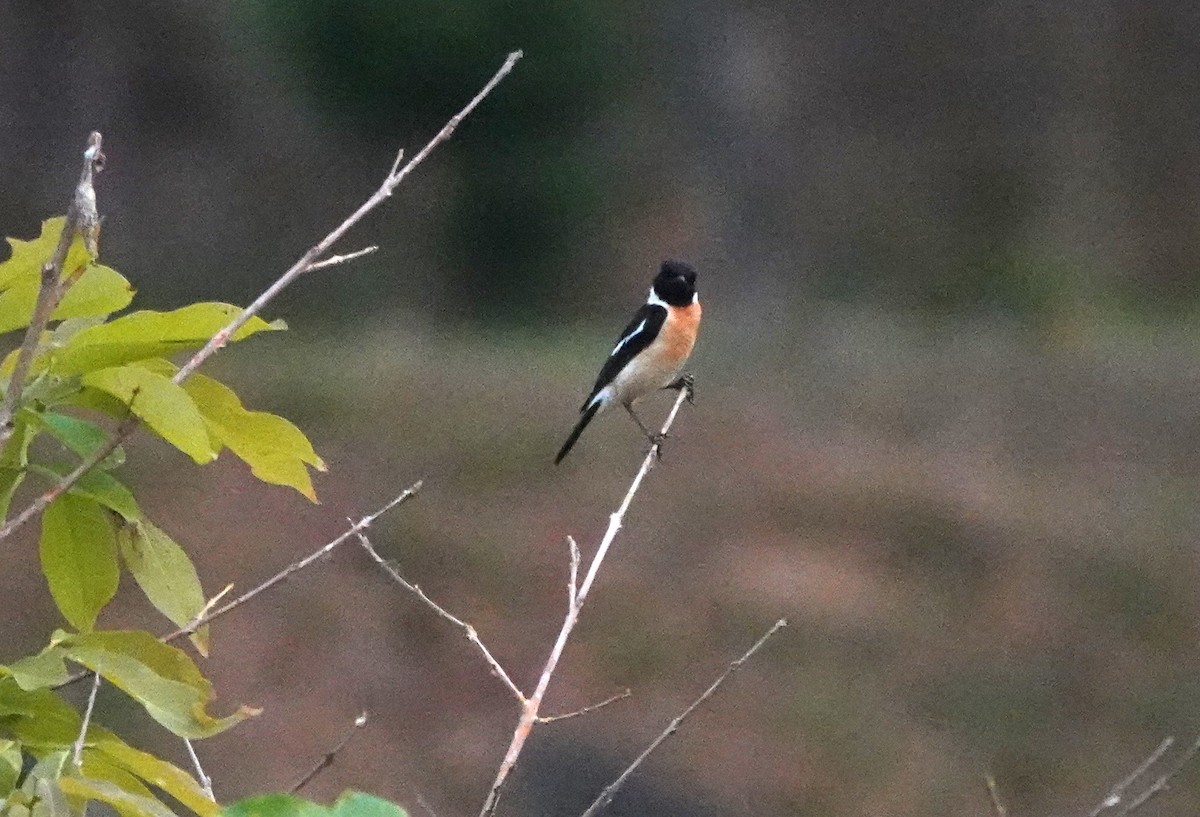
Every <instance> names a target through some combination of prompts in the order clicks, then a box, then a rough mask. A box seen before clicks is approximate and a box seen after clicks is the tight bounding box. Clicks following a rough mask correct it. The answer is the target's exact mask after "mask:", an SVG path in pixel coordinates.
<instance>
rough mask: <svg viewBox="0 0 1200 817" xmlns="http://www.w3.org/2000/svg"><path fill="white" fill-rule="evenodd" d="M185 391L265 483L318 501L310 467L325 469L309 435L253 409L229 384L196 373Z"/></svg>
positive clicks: (215, 434) (218, 434) (220, 436)
mask: <svg viewBox="0 0 1200 817" xmlns="http://www.w3.org/2000/svg"><path fill="white" fill-rule="evenodd" d="M183 388H184V389H185V390H186V391H187V393H188V394H189V395H191V397H192V400H194V401H195V404H196V408H198V409H199V410H200V414H201V415H203V417H204V421H205V422H206V423H207V424H208V428H209V431H210V433H211V434H212V436H213V437H214V438H215V439H216V440H218V441H219V442H221V443H223V444H224V445H226V446H228V447H229V450H230V451H232V452H233V453H234V454H236V455H237V456H238V457H240V458H241V459H242V460H244V461H245V462H246V464H247V465H249V466H250V471H251V473H253V474H254V476H256V477H258V478H259V479H261V480H262V481H263V482H269V483H271V484H273V485H287V486H289V487H292V488H295V489H296V490H297V491H299V492H300V493H302V494H304V496H306V497H308V498H309V499H311V500H312V501H313V502H316V501H317V496H316V493H315V492H314V490H313V485H312V479H311V478H310V477H309V473H308V466H312V467H313V468H316V469H317V470H319V471H324V470H325V463H324V462H323V461H322V460H321V458H320V457H318V456H317V452H315V451H314V450H313V447H312V443H310V442H309V441H308V438H307V437H305V436H304V432H302V431H301V430H300V429H298V428H296V426H294V425H292V424H291V423H290V422H288V421H287V420H285V419H283V418H282V417H278V416H276V415H274V414H268V413H267V412H265V411H248V410H247V409H246V408H245V407H243V406H242V401H241V400H239V399H238V396H237V395H236V394H235V393H234V392H233V390H232V389H230V388H229V387H228V386H226V385H224V384H223V383H221V382H219V381H216V380H213V379H212V378H211V377H206V376H204V375H200V374H197V375H192V377H191V378H189V379H188V380H187V381H185V382H184V384H183Z"/></svg>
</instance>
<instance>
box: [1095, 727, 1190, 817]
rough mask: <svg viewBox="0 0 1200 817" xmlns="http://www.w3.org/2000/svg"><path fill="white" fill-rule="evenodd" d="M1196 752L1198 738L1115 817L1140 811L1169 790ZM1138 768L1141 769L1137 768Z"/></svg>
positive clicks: (1148, 766)
mask: <svg viewBox="0 0 1200 817" xmlns="http://www.w3.org/2000/svg"><path fill="white" fill-rule="evenodd" d="M1164 742H1165V741H1164ZM1159 745H1160V746H1161V745H1162V744H1159ZM1197 752H1200V738H1196V740H1194V741H1193V742H1192V745H1191V746H1189V747H1188V748H1187V750H1186V751H1184V752H1183V754H1181V755H1180V756H1179V760H1178V761H1176V763H1175V765H1174V766H1172V767H1171V769H1170V770H1169V771H1167V772H1166V773H1164V774H1163V775H1161V776H1160V777H1159V778H1158V779H1156V780H1155V781H1154V782H1153V783H1151V784H1150V785H1149V786H1147V787H1146V790H1145V791H1143V792H1142V793H1141V794H1139V795H1138V796H1137V797H1134V798H1133V799H1132V800H1130V801H1129V802H1128V803H1127V804H1126V805H1125V808H1123V809H1121V810H1120V811H1118V812H1117V813H1116V817H1126V815H1129V814H1133V813H1134V812H1135V811H1137V810H1138V809H1140V808H1141V807H1142V806H1144V805H1146V803H1148V802H1150V800H1151V799H1153V798H1154V797H1155V796H1156V795H1159V794H1162V793H1163V792H1164V791H1166V790H1167V789H1169V788H1170V787H1171V786H1170V783H1171V781H1172V780H1174V779H1175V778H1176V777H1178V776H1179V773H1180V772H1182V771H1183V770H1184V769H1185V768H1187V765H1188V764H1189V763H1191V762H1192V759H1193V758H1195V757H1196V753H1197ZM1160 756H1161V755H1160ZM1142 765H1143V766H1145V768H1146V769H1149V768H1150V765H1153V764H1150V765H1147V764H1145V763H1143V764H1142ZM1139 768H1141V767H1139ZM1114 805H1115V804H1114Z"/></svg>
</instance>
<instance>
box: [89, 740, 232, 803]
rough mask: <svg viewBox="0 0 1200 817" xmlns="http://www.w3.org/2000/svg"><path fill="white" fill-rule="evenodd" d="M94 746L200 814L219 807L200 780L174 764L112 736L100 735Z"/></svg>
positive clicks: (126, 768)
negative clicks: (205, 791)
mask: <svg viewBox="0 0 1200 817" xmlns="http://www.w3.org/2000/svg"><path fill="white" fill-rule="evenodd" d="M94 746H95V749H96V751H97V752H101V753H103V754H104V755H105V756H106V757H107V758H108V759H109V760H110V761H112V762H113V763H114V764H116V765H117V766H119V767H120V768H122V769H124V770H125V771H127V772H129V773H131V774H134V775H136V776H137V777H139V778H140V779H142V780H144V781H146V782H147V783H149V784H150V785H152V786H154V787H156V788H158V789H161V790H162V791H165V792H166V793H167V794H169V795H171V796H172V797H174V798H175V799H176V800H178V801H179V802H180V803H182V804H183V805H185V806H187V807H188V808H189V809H191V810H192V811H194V812H195V813H196V814H199V815H200V817H215V815H216V814H217V813H218V812H219V811H220V810H221V809H220V807H219V806H218V805H217V804H216V803H214V802H213V801H212V800H210V799H209V798H208V795H207V794H205V793H204V789H203V788H201V786H200V784H199V783H197V782H196V780H195V779H194V778H193V777H192V776H191V775H190V774H188V773H187V772H185V771H184V770H183V769H181V768H179V767H178V766H176V765H175V764H173V763H168V762H167V761H165V760H162V759H160V758H158V757H155V756H154V755H152V754H149V753H147V752H143V751H141V750H140V749H135V748H133V747H132V746H130V745H129V744H127V743H125V742H124V741H122V740H120V739H119V738H116V737H115V736H108V737H102V738H100V739H99V740H96V741H95V742H94ZM86 770H87V769H86V767H85V769H84V771H86Z"/></svg>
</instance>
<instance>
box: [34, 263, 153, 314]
mask: <svg viewBox="0 0 1200 817" xmlns="http://www.w3.org/2000/svg"><path fill="white" fill-rule="evenodd" d="M133 293H134V289H133V285H132V284H130V283H129V281H128V280H127V279H126V278H125V276H124V275H122V274H121V273H119V272H117V271H116V270H115V269H113V268H112V267H106V266H104V265H103V264H93V265H91V266H90V267H88V268H87V269H86V270H84V271H83V275H81V276H79V278H78V279H77V280H76V281H75V283H73V284H71V288H70V289H68V290H67V291H66V293H65V294H64V295H63V298H62V300H61V301H59V304H58V307H57V308H55V310H54V314H52V315H51V316H50V318H51V319H52V320H56V321H62V320H67V319H69V318H91V317H95V316H97V315H111V314H112V313H113V312H118V311H120V310H122V309H124V308H125V307H127V306H129V304H130V302H131V301H133Z"/></svg>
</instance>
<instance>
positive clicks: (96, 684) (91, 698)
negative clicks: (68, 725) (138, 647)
mask: <svg viewBox="0 0 1200 817" xmlns="http://www.w3.org/2000/svg"><path fill="white" fill-rule="evenodd" d="M100 677H101V676H100V673H98V672H97V673H95V674H94V675H93V676H92V691H91V692H89V693H88V699H87V707H86V708H85V709H84V710H83V723H81V724H80V725H79V737H77V738H75V746H74V748H73V749H72V750H71V762H72V763H73V764H74V765H75V768H76V769H78V768H79V767H80V765H81V764H82V763H83V744H84V741H86V740H87V731H88V726H89V725H90V724H91V722H92V710H93V709H95V708H96V696H97V695H98V694H100Z"/></svg>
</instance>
